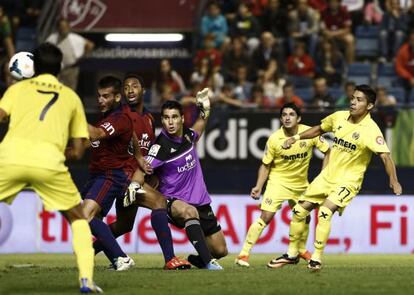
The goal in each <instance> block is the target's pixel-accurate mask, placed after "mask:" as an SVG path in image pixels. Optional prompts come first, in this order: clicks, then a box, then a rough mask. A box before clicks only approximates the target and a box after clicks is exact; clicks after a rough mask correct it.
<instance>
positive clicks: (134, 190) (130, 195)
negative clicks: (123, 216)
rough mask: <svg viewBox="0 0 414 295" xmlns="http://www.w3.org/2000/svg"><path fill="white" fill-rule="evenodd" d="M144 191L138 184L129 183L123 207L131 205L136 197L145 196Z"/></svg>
mask: <svg viewBox="0 0 414 295" xmlns="http://www.w3.org/2000/svg"><path fill="white" fill-rule="evenodd" d="M145 193H146V191H145V190H144V188H143V187H142V185H141V184H139V183H138V182H135V181H133V182H131V183H130V184H129V186H128V188H127V190H126V192H125V195H124V207H128V206H130V205H132V204H133V203H134V202H135V200H136V195H137V194H138V195H142V194H145Z"/></svg>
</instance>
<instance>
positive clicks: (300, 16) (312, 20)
mask: <svg viewBox="0 0 414 295" xmlns="http://www.w3.org/2000/svg"><path fill="white" fill-rule="evenodd" d="M285 26H286V24H285ZM288 30H289V50H290V52H292V51H293V49H294V46H295V42H297V41H302V42H306V44H308V53H309V55H310V56H311V57H313V58H314V57H315V50H316V45H317V42H318V33H319V20H318V14H317V12H316V11H315V10H314V9H313V8H311V7H310V6H309V5H308V1H307V0H298V1H297V6H296V9H295V10H293V11H291V12H290V14H289V21H288Z"/></svg>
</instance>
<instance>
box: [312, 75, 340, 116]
mask: <svg viewBox="0 0 414 295" xmlns="http://www.w3.org/2000/svg"><path fill="white" fill-rule="evenodd" d="M312 106H313V107H316V108H319V109H325V108H331V107H334V106H335V99H334V98H333V97H332V96H331V95H330V94H329V91H328V83H327V81H326V78H325V77H317V78H315V80H314V81H313V99H312Z"/></svg>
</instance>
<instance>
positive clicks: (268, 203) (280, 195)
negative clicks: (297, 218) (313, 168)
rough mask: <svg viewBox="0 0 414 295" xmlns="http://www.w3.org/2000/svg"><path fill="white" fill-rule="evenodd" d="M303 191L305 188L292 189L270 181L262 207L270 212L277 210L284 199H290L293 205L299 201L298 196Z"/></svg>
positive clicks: (290, 203)
mask: <svg viewBox="0 0 414 295" xmlns="http://www.w3.org/2000/svg"><path fill="white" fill-rule="evenodd" d="M303 191H304V190H303V189H301V190H292V189H288V188H287V187H284V186H283V185H280V184H273V183H268V184H267V187H266V190H265V192H264V194H263V200H262V204H261V205H260V209H261V210H264V211H268V212H276V211H277V210H279V209H280V207H282V204H283V202H284V201H289V205H290V206H291V207H292V206H294V205H295V204H296V203H297V202H298V198H299V196H300V195H301V194H302V193H303Z"/></svg>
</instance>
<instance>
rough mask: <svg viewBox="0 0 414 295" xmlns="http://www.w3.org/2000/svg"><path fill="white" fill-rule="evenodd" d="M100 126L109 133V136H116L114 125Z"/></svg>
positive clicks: (103, 124)
mask: <svg viewBox="0 0 414 295" xmlns="http://www.w3.org/2000/svg"><path fill="white" fill-rule="evenodd" d="M100 126H101V127H102V128H103V129H105V130H106V131H108V133H109V135H112V134H114V132H115V128H114V126H112V124H111V123H109V122H105V123H102V124H101V125H100Z"/></svg>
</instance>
